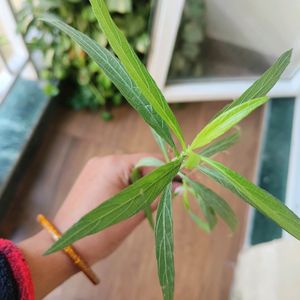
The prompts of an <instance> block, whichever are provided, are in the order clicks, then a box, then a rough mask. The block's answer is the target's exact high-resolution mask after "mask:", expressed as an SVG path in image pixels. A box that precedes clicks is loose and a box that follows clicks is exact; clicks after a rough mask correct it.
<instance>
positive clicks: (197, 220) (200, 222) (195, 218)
mask: <svg viewBox="0 0 300 300" xmlns="http://www.w3.org/2000/svg"><path fill="white" fill-rule="evenodd" d="M188 214H189V216H190V218H191V219H192V220H193V221H194V222H195V224H196V225H197V226H198V227H199V228H200V229H202V230H204V231H205V232H207V233H209V232H211V230H212V227H211V225H210V224H209V222H204V221H203V220H201V218H199V217H198V216H197V215H196V214H195V213H193V212H192V211H191V210H189V211H188Z"/></svg>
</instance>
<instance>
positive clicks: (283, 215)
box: [199, 156, 300, 240]
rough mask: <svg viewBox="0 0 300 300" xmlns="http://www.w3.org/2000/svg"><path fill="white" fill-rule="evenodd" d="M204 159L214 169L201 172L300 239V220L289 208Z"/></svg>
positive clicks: (215, 163)
mask: <svg viewBox="0 0 300 300" xmlns="http://www.w3.org/2000/svg"><path fill="white" fill-rule="evenodd" d="M202 159H203V161H204V162H205V163H207V164H208V165H209V166H210V167H212V169H211V168H207V167H205V166H200V167H199V169H200V171H201V172H203V173H204V174H206V175H208V176H210V177H211V178H212V179H214V180H215V181H217V182H218V183H220V184H221V185H223V186H224V187H226V188H228V189H229V190H231V191H232V192H233V193H235V194H237V195H238V196H239V197H241V198H242V199H244V200H245V201H246V202H248V203H249V204H250V205H252V206H254V207H255V208H257V209H258V210H259V211H260V212H261V213H263V214H264V215H266V216H267V217H269V218H270V219H272V220H273V221H274V222H275V223H277V224H278V225H279V226H280V227H282V228H283V229H284V230H286V231H287V232H289V233H290V234H291V235H293V236H294V237H295V238H297V239H298V240H299V239H300V219H299V217H298V216H297V215H295V214H294V213H293V212H292V211H291V210H290V209H289V208H288V207H286V206H285V205H284V204H282V203H281V202H280V201H279V200H278V199H276V198H275V197H274V196H272V195H271V194H269V193H268V192H266V191H265V190H263V189H261V188H260V187H258V186H256V185H255V184H253V183H252V182H250V181H248V180H247V179H246V178H244V177H243V176H241V175H240V174H238V173H236V172H235V171H233V170H230V169H229V168H227V167H226V166H224V165H222V164H221V163H219V162H216V161H213V160H211V159H209V158H206V157H203V156H202Z"/></svg>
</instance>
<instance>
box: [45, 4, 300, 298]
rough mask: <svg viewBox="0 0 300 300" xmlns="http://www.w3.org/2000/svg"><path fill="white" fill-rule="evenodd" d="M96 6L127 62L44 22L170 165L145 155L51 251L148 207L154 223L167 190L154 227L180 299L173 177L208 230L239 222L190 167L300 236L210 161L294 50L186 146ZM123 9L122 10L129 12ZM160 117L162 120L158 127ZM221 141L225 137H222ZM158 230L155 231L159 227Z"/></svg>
mask: <svg viewBox="0 0 300 300" xmlns="http://www.w3.org/2000/svg"><path fill="white" fill-rule="evenodd" d="M91 2H92V4H93V8H94V11H95V14H96V17H97V18H98V21H99V23H100V25H101V27H102V30H103V32H104V33H105V35H106V36H107V38H108V40H109V42H110V43H111V46H112V48H113V49H114V51H115V52H116V54H117V56H118V58H119V59H120V61H119V60H118V59H117V58H116V57H115V56H114V55H112V54H111V53H110V52H109V51H107V50H106V49H104V48H103V47H102V46H101V45H99V43H97V42H96V41H93V40H92V39H91V38H89V37H87V36H86V35H84V34H82V33H80V32H79V31H77V30H75V29H72V28H71V27H70V26H68V25H65V24H64V23H63V22H62V21H59V20H57V19H55V18H54V19H53V18H52V17H50V18H49V17H44V20H47V22H49V23H50V24H52V25H54V26H56V27H57V28H59V29H61V30H62V31H64V32H65V33H66V34H67V35H69V36H70V37H71V38H72V39H74V40H75V41H76V42H77V43H78V44H79V46H80V47H82V49H83V50H84V51H85V52H86V53H87V54H88V55H90V56H91V57H92V58H93V59H94V60H95V62H96V64H97V65H99V67H100V68H102V70H104V72H105V73H106V75H107V76H108V78H110V80H111V81H112V82H113V83H114V84H115V85H116V86H117V87H118V88H119V89H120V91H121V92H122V94H123V95H124V96H125V98H126V99H127V101H128V102H129V103H130V104H131V105H132V106H133V107H134V108H135V109H136V110H137V111H138V112H139V113H140V115H141V116H142V118H143V119H144V120H145V121H146V122H147V123H148V124H149V125H150V126H151V127H152V132H153V134H154V137H155V139H156V141H157V143H158V145H159V147H160V148H161V150H162V153H163V156H164V159H165V161H166V163H164V162H162V161H160V160H158V159H156V158H145V159H143V160H141V161H140V162H138V164H137V167H136V168H134V169H133V173H132V181H133V182H134V183H132V184H131V185H130V186H129V187H127V188H126V189H124V190H123V191H121V192H120V193H119V194H117V195H115V196H114V197H112V198H110V199H108V200H107V201H106V202H104V203H103V204H101V205H100V206H98V207H97V208H95V209H94V210H92V211H91V212H89V213H88V214H86V215H85V216H84V217H82V218H81V219H80V220H79V221H78V222H77V223H76V224H74V225H73V226H72V227H71V228H70V229H69V230H68V231H67V232H66V233H65V234H64V235H63V236H62V237H61V238H60V239H59V240H58V241H57V242H56V243H55V244H54V245H53V246H52V247H51V248H50V249H49V250H48V251H47V253H48V254H49V253H52V252H55V251H57V250H60V249H62V248H64V247H66V246H67V245H69V244H71V243H73V242H75V241H77V240H78V239H81V238H83V237H85V236H87V235H90V234H93V233H96V232H98V231H101V230H103V229H105V228H107V227H108V226H110V225H113V224H116V223H118V222H120V221H122V220H125V219H127V218H129V217H131V216H132V215H134V214H136V213H137V212H139V211H141V210H146V215H147V217H148V219H149V220H150V221H151V219H150V216H151V211H150V209H149V206H150V204H151V203H152V202H153V201H154V199H155V198H156V197H158V196H159V194H160V193H161V192H162V197H161V201H160V203H159V207H158V212H157V219H156V224H155V241H156V256H157V266H158V276H159V280H160V284H161V287H162V293H163V298H164V299H165V300H171V299H173V295H174V276H175V271H174V258H173V218H172V203H171V202H172V197H173V195H172V191H171V186H172V184H171V181H172V180H173V178H174V177H175V178H176V180H177V178H178V177H180V178H181V180H182V182H183V184H182V185H181V187H180V190H181V191H182V196H183V203H184V207H185V209H186V211H187V213H188V215H189V216H190V217H191V218H192V220H193V221H195V223H196V224H197V225H198V226H199V227H201V228H202V229H204V230H205V231H207V232H209V231H211V230H212V229H213V228H214V227H215V225H216V223H217V217H218V216H220V217H221V218H222V219H223V220H224V221H225V222H226V223H227V225H228V226H229V228H230V229H231V230H234V229H235V227H236V225H237V219H236V217H235V215H234V212H233V211H232V209H231V208H230V206H229V205H228V204H227V203H226V201H225V200H224V199H222V198H221V197H220V196H219V195H217V194H216V193H215V192H214V191H213V190H211V189H209V188H207V187H206V186H204V185H203V184H202V183H200V182H196V181H194V180H192V179H191V178H190V177H189V174H190V173H189V172H187V169H186V167H189V168H190V169H193V170H195V169H196V170H199V171H201V172H202V173H204V174H205V175H207V176H209V177H210V178H212V179H213V180H215V181H216V182H218V183H220V184H222V185H223V186H224V187H225V188H227V189H229V190H230V191H232V192H233V193H235V194H237V195H238V196H239V197H241V198H242V199H243V200H245V201H246V202H247V203H249V204H250V205H252V206H254V207H255V208H257V209H258V210H260V211H261V212H263V213H264V214H265V215H267V216H268V217H269V218H271V219H272V220H274V221H275V222H276V223H277V224H279V225H280V226H281V227H282V228H283V229H285V230H286V231H288V232H289V233H291V234H292V235H293V236H295V237H296V238H298V239H300V219H299V218H298V217H297V216H296V215H295V214H294V213H293V212H292V211H291V210H289V209H288V208H287V207H286V206H285V205H283V204H282V203H281V202H280V201H278V200H277V199H276V198H274V197H273V196H272V195H270V194H269V193H267V192H266V191H264V190H262V189H261V188H259V187H257V186H255V185H254V184H253V183H251V182H249V181H248V180H246V179H245V178H243V177H242V176H241V175H239V174H237V173H236V172H234V171H232V170H230V169H229V168H227V167H225V166H224V165H222V164H220V163H218V162H216V161H214V160H212V159H210V158H208V157H210V156H212V155H215V154H217V153H219V152H220V151H224V150H227V149H228V148H229V147H230V146H232V145H233V144H234V143H235V142H236V141H237V140H238V138H239V131H236V132H234V133H231V134H229V135H227V136H225V137H222V135H223V134H225V133H226V132H227V131H228V130H229V129H231V128H232V127H233V126H235V125H236V124H237V123H238V122H240V121H241V120H242V119H244V118H245V117H247V116H248V115H249V114H250V113H251V112H252V111H253V110H255V109H256V108H258V107H259V106H261V105H263V104H264V103H265V102H266V101H267V100H268V98H267V97H266V96H265V94H266V93H267V92H268V91H269V90H270V89H271V87H272V86H273V85H274V84H275V82H276V81H277V80H278V79H279V76H280V75H281V73H282V72H283V70H284V68H285V67H286V66H287V62H288V61H289V59H290V55H291V53H290V52H287V53H285V54H283V56H282V57H281V58H280V59H279V61H277V62H276V63H275V65H274V66H272V67H271V68H270V69H269V70H268V71H267V72H266V73H265V74H264V75H263V76H262V77H261V78H260V79H258V81H256V83H255V84H254V85H252V87H250V88H249V89H248V90H247V91H246V92H245V93H244V94H243V95H244V96H242V97H241V98H239V99H240V100H235V101H234V102H233V104H231V105H229V106H227V107H226V108H225V109H224V110H223V111H222V112H221V113H220V114H218V115H217V117H215V118H214V119H213V120H212V121H211V122H210V123H209V124H208V125H206V126H205V127H204V128H203V129H202V130H201V131H200V132H199V133H198V134H197V135H196V137H195V139H194V141H193V142H192V144H191V146H189V147H187V148H186V147H185V141H184V140H183V135H182V133H181V129H180V127H179V125H178V122H177V121H176V119H175V117H174V115H173V113H172V111H171V110H170V108H169V106H168V104H167V103H166V101H165V99H164V98H163V97H162V94H161V92H160V91H159V90H158V88H157V86H156V84H155V83H154V81H153V79H152V78H151V76H150V75H149V73H148V72H147V70H146V68H145V67H144V66H143V65H142V63H141V62H140V61H139V60H138V58H137V56H136V55H135V54H134V52H133V50H132V48H131V47H130V46H129V43H128V42H127V40H126V39H125V37H124V36H123V35H122V33H121V32H120V31H119V30H118V28H117V27H116V25H115V24H114V22H113V20H112V19H111V17H110V15H109V13H108V10H107V8H106V7H105V4H104V2H103V0H91ZM124 5H125V4H124ZM124 7H125V6H124ZM124 7H123V8H122V9H125V8H124ZM266 74H267V75H266ZM130 91H131V93H130ZM132 93H133V94H132ZM257 97H258V98H257ZM253 98H254V99H253ZM153 115H154V116H155V118H156V122H154V123H153V120H152V118H153ZM166 129H167V130H166ZM169 129H170V130H172V131H173V133H174V134H175V135H176V136H177V138H178V140H179V141H180V142H181V145H182V148H183V149H182V152H181V153H179V152H178V150H177V149H176V148H175V147H174V145H173V141H172V139H171V140H170V135H169V134H168V132H169V131H168V130H169ZM217 138H219V140H216V139H217ZM168 145H169V146H170V148H168V147H169V146H168ZM203 146H205V148H203ZM196 148H201V149H200V150H199V153H200V154H199V153H196V152H194V150H195V149H196ZM141 166H154V167H155V170H154V171H152V172H151V173H149V174H148V175H146V176H145V177H142V178H140V179H139V177H140V176H138V174H137V172H138V168H139V167H141ZM134 178H135V179H134ZM190 194H192V195H193V196H194V198H195V200H196V201H197V203H198V204H199V207H200V208H201V209H202V212H203V216H204V218H205V220H202V219H201V218H200V217H199V216H198V215H197V214H196V213H195V212H193V211H192V209H191V205H190V199H189V195H190ZM150 223H151V222H150ZM151 225H152V226H153V223H152V224H151Z"/></svg>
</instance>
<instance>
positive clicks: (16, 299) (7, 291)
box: [0, 239, 42, 300]
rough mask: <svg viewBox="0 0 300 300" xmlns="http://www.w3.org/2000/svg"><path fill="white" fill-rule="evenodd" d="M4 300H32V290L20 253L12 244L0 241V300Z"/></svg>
mask: <svg viewBox="0 0 300 300" xmlns="http://www.w3.org/2000/svg"><path fill="white" fill-rule="evenodd" d="M41 267H42V266H41ZM6 299H7V300H34V288H33V283H32V279H31V274H30V269H29V266H28V264H27V262H26V260H25V258H24V256H23V253H22V251H21V250H20V249H19V248H18V247H17V246H16V245H15V244H14V243H13V242H11V241H9V240H5V239H0V300H6Z"/></svg>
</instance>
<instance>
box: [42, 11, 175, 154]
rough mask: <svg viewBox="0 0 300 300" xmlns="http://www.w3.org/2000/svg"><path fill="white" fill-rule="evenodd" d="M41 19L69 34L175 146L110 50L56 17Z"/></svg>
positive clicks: (146, 120)
mask: <svg viewBox="0 0 300 300" xmlns="http://www.w3.org/2000/svg"><path fill="white" fill-rule="evenodd" d="M41 19H42V20H43V21H45V22H47V23H50V24H51V25H53V26H55V27H57V28H58V29H60V30H61V31H63V32H64V33H66V34H67V35H69V36H70V37H71V38H72V40H74V41H75V42H76V43H77V44H78V45H79V46H80V47H81V48H82V49H83V50H84V51H85V52H86V53H87V54H88V55H89V56H90V57H91V58H92V59H93V60H94V61H95V62H96V63H97V64H98V66H99V67H100V68H101V69H102V70H103V71H104V72H105V74H106V75H107V77H108V78H109V79H110V80H111V81H112V82H113V83H114V85H115V86H116V87H117V88H118V90H119V91H120V92H121V94H122V95H123V96H124V97H125V98H126V100H127V101H128V102H129V104H130V105H131V106H132V107H133V108H134V109H135V110H136V111H137V112H139V113H140V115H141V116H142V118H143V119H144V120H145V122H147V123H148V124H149V125H150V126H151V127H152V128H153V129H154V130H155V131H156V132H157V134H158V135H160V136H161V137H162V138H163V139H164V140H165V141H166V142H167V143H168V144H169V145H170V146H171V147H172V148H174V147H175V146H174V142H173V140H172V137H171V134H170V132H169V129H168V126H167V124H166V123H165V122H164V121H163V120H162V118H161V117H160V116H159V115H158V114H157V113H156V112H155V110H154V109H153V107H152V105H150V104H149V102H148V101H147V100H146V99H145V97H144V96H143V95H142V93H141V92H140V90H139V88H138V87H137V86H136V84H135V83H134V81H133V80H132V79H131V78H130V76H129V75H128V73H127V72H126V70H125V69H124V67H123V66H122V64H121V63H120V61H119V60H118V59H117V58H116V57H115V56H114V55H113V54H112V53H111V52H109V51H108V50H107V49H105V48H103V47H101V46H99V45H98V44H97V43H96V42H95V41H94V40H92V39H91V38H89V37H88V36H87V35H85V34H83V33H81V32H80V31H78V30H76V29H74V28H72V27H71V26H69V25H67V24H65V23H64V22H62V21H61V20H59V19H58V18H56V17H53V16H50V15H45V16H43V17H42V18H41Z"/></svg>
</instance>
